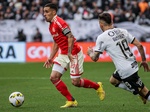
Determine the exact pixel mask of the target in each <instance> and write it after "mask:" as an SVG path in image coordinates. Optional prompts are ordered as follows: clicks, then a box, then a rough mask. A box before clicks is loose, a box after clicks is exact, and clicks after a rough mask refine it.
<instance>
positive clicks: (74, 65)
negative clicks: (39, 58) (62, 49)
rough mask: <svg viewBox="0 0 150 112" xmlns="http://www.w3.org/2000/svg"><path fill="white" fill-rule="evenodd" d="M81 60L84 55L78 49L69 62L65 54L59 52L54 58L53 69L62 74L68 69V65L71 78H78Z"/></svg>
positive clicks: (81, 64) (81, 66)
mask: <svg viewBox="0 0 150 112" xmlns="http://www.w3.org/2000/svg"><path fill="white" fill-rule="evenodd" d="M83 62H84V55H83V53H82V51H80V52H79V53H78V54H77V55H73V61H72V62H71V63H70V60H69V58H68V56H67V55H63V54H59V55H58V57H56V58H55V59H54V66H53V70H55V71H58V72H60V73H61V74H63V73H64V72H65V71H66V70H67V69H68V67H70V76H71V78H78V77H80V76H81V74H82V73H83ZM55 64H57V65H55ZM58 65H59V67H58ZM61 67H62V68H61Z"/></svg>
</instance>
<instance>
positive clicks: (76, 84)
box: [72, 79, 80, 87]
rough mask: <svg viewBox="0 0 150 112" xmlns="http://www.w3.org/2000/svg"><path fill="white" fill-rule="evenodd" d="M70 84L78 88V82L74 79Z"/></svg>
mask: <svg viewBox="0 0 150 112" xmlns="http://www.w3.org/2000/svg"><path fill="white" fill-rule="evenodd" d="M72 84H73V85H74V86H76V87H80V81H78V80H76V79H73V80H72Z"/></svg>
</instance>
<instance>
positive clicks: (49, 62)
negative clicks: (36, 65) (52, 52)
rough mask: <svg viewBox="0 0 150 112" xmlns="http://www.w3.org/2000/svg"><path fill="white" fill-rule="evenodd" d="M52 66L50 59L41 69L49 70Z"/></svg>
mask: <svg viewBox="0 0 150 112" xmlns="http://www.w3.org/2000/svg"><path fill="white" fill-rule="evenodd" d="M52 65H53V61H52V60H51V59H47V60H46V62H45V63H44V65H43V67H45V68H50V67H52Z"/></svg>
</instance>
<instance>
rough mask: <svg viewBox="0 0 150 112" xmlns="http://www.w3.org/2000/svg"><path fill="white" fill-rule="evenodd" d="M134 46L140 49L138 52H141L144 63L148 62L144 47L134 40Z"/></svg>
mask: <svg viewBox="0 0 150 112" xmlns="http://www.w3.org/2000/svg"><path fill="white" fill-rule="evenodd" d="M132 44H134V45H135V46H136V47H137V48H138V51H139V52H140V55H141V58H142V61H146V56H145V52H144V49H143V45H142V44H141V43H140V42H139V41H138V40H137V39H134V41H133V43H132Z"/></svg>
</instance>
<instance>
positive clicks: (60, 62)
mask: <svg viewBox="0 0 150 112" xmlns="http://www.w3.org/2000/svg"><path fill="white" fill-rule="evenodd" d="M44 17H45V19H46V21H47V22H49V23H50V25H49V31H50V33H51V35H52V37H53V40H54V42H53V47H52V52H51V54H50V57H49V58H48V59H47V61H46V62H45V63H44V67H46V68H49V67H51V66H52V65H53V68H52V72H51V75H50V81H51V82H52V83H53V84H54V86H55V87H56V89H57V90H58V91H59V92H60V93H61V94H62V95H63V96H64V97H66V99H67V101H66V104H65V105H63V106H61V108H67V107H75V106H77V105H78V102H77V101H76V99H75V98H74V97H73V96H72V95H71V93H70V92H69V90H68V89H67V86H66V84H65V83H64V82H63V81H62V80H61V77H62V75H63V74H64V72H65V71H66V70H67V69H68V67H69V68H70V77H71V80H72V84H73V85H74V86H76V87H83V88H93V89H95V90H96V92H97V93H98V96H99V98H100V100H104V98H105V91H104V90H103V88H102V83H101V82H98V83H96V82H93V81H91V80H88V79H85V78H81V75H82V73H83V61H84V55H83V53H82V50H81V48H80V47H79V45H78V44H77V42H76V39H75V38H74V36H73V35H72V33H71V30H70V27H69V26H68V24H67V23H66V22H65V21H64V20H63V19H62V18H60V17H59V16H57V5H55V4H53V3H48V4H46V5H45V6H44ZM58 49H60V54H59V55H58V56H57V57H56V58H55V55H56V53H57V52H58ZM53 63H54V64H53Z"/></svg>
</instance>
